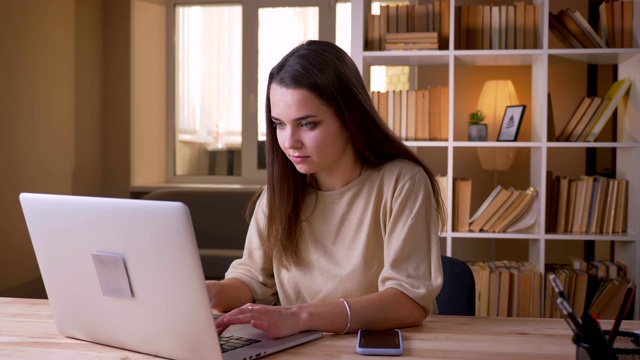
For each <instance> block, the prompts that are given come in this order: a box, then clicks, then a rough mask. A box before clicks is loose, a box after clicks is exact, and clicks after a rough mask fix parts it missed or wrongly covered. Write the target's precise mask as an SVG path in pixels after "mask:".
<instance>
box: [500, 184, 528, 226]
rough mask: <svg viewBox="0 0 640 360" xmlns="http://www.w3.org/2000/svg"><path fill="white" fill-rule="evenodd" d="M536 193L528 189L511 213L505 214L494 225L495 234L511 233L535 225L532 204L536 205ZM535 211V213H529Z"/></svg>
mask: <svg viewBox="0 0 640 360" xmlns="http://www.w3.org/2000/svg"><path fill="white" fill-rule="evenodd" d="M537 196H538V191H537V190H536V189H535V188H533V187H531V186H530V187H529V188H528V189H527V190H525V191H524V192H523V199H522V201H520V202H519V203H518V205H517V206H516V207H514V209H513V211H511V212H510V213H508V214H507V216H506V217H505V218H504V219H503V220H502V221H501V222H500V223H499V224H498V225H496V229H495V231H496V232H505V231H507V232H513V231H518V230H522V229H525V228H527V227H529V226H531V225H533V224H534V223H535V219H536V217H537V207H536V206H534V204H536V203H537V201H538V199H537ZM532 209H535V211H531V210H532Z"/></svg>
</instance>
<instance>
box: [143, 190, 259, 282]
mask: <svg viewBox="0 0 640 360" xmlns="http://www.w3.org/2000/svg"><path fill="white" fill-rule="evenodd" d="M254 194H255V190H252V189H237V190H236V189H209V188H204V189H161V190H156V191H153V192H151V193H149V194H147V195H145V196H144V197H143V199H146V200H164V201H180V202H182V203H184V204H185V205H187V207H189V212H190V213H191V220H192V221H193V230H194V233H195V236H196V241H197V242H198V249H199V251H200V260H201V261H202V269H203V270H204V276H205V278H207V279H211V280H219V279H224V274H225V272H227V269H228V268H229V265H231V262H233V260H235V259H238V258H241V257H242V250H243V249H244V242H245V238H246V236H247V231H248V229H249V223H248V222H247V220H246V218H245V211H246V209H247V205H248V204H249V202H250V201H251V198H252V197H253V195H254Z"/></svg>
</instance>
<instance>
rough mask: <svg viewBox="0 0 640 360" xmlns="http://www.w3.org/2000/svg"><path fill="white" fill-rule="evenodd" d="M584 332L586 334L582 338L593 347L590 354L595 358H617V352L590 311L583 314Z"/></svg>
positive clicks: (603, 359) (607, 359)
mask: <svg viewBox="0 0 640 360" xmlns="http://www.w3.org/2000/svg"><path fill="white" fill-rule="evenodd" d="M582 334H583V335H584V336H583V338H582V339H583V340H584V341H585V342H586V343H587V344H588V345H589V346H590V347H591V351H590V354H591V357H592V358H593V359H602V360H605V359H606V360H609V359H617V356H616V353H615V352H614V350H613V347H612V346H611V345H609V343H608V342H607V338H606V337H605V336H604V333H603V332H602V328H601V327H600V324H599V323H598V320H597V319H596V317H595V316H594V315H593V314H591V313H589V312H588V311H585V312H584V313H583V314H582Z"/></svg>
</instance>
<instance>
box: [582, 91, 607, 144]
mask: <svg viewBox="0 0 640 360" xmlns="http://www.w3.org/2000/svg"><path fill="white" fill-rule="evenodd" d="M609 102H611V99H602V102H601V103H600V106H598V110H596V112H595V113H594V114H593V116H591V119H590V120H589V122H588V123H587V125H586V126H585V127H584V129H583V130H582V132H581V133H580V135H579V136H578V139H577V140H576V141H578V142H583V141H584V140H585V139H586V138H587V136H588V135H589V133H590V132H591V129H593V127H594V125H595V124H596V121H598V119H599V118H600V116H601V115H602V113H603V112H604V109H606V108H607V105H608V104H609Z"/></svg>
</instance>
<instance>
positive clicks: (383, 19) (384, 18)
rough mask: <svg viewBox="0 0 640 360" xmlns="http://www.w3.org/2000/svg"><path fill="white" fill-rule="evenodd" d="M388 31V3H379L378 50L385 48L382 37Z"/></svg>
mask: <svg viewBox="0 0 640 360" xmlns="http://www.w3.org/2000/svg"><path fill="white" fill-rule="evenodd" d="M388 31H389V5H385V4H381V5H380V50H386V49H385V47H384V39H385V36H386V34H387V32H388Z"/></svg>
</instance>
